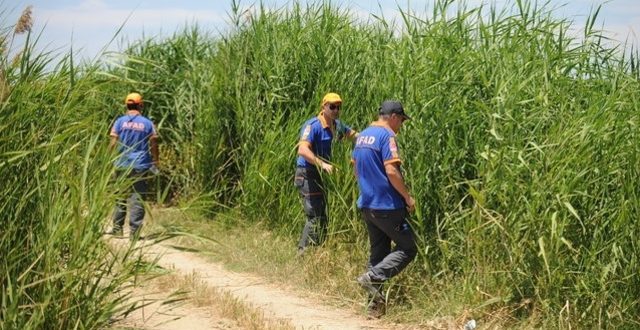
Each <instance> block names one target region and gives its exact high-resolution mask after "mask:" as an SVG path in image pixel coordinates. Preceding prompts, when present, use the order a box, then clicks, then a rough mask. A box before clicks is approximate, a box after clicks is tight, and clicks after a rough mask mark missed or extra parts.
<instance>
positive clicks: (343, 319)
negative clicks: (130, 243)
mask: <svg viewBox="0 0 640 330" xmlns="http://www.w3.org/2000/svg"><path fill="white" fill-rule="evenodd" d="M144 253H145V255H146V256H148V257H149V258H157V259H158V264H159V265H160V266H162V267H164V268H168V269H174V270H175V271H176V272H178V273H180V274H183V275H192V274H193V275H196V276H198V277H199V278H200V279H201V280H202V281H203V282H204V283H205V284H206V285H208V286H210V287H212V288H216V289H218V290H221V291H226V292H229V293H230V294H231V295H233V296H234V297H236V298H237V299H240V300H241V301H243V302H244V303H248V304H250V305H252V306H253V307H255V308H259V309H260V310H261V311H263V312H264V314H265V316H266V317H267V318H269V319H279V320H287V321H289V323H291V324H293V325H294V326H295V327H296V328H297V329H394V328H396V327H394V326H390V325H388V324H384V323H383V322H381V321H379V320H367V319H366V318H365V317H364V316H363V315H355V314H353V313H351V312H350V311H345V310H339V309H337V308H335V307H329V306H323V305H320V304H319V303H318V302H314V301H311V300H309V299H306V298H301V297H298V296H296V295H294V294H291V293H288V292H286V291H285V290H283V289H280V288H277V287H276V286H274V285H271V284H268V283H266V282H265V280H264V279H261V278H259V277H256V276H252V275H247V274H240V273H235V272H232V271H229V270H226V269H225V268H224V267H223V266H221V265H219V264H215V263H211V262H208V261H206V260H205V259H203V258H201V257H199V256H197V255H196V254H194V253H189V252H183V251H178V250H176V249H173V248H171V247H167V246H163V245H151V244H148V243H147V246H145V247H144Z"/></svg>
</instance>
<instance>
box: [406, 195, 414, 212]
mask: <svg viewBox="0 0 640 330" xmlns="http://www.w3.org/2000/svg"><path fill="white" fill-rule="evenodd" d="M404 202H405V203H406V204H407V211H409V212H413V211H415V210H416V201H415V200H414V199H413V197H411V196H409V198H407V199H405V201H404Z"/></svg>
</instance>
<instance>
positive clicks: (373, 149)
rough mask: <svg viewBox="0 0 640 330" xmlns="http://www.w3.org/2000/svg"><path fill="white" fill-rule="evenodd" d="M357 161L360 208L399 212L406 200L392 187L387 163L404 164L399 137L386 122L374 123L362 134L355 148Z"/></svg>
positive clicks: (354, 155) (355, 164) (355, 162)
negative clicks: (401, 157) (398, 143)
mask: <svg viewBox="0 0 640 330" xmlns="http://www.w3.org/2000/svg"><path fill="white" fill-rule="evenodd" d="M352 155H353V159H352V161H353V162H354V166H355V171H356V176H357V179H358V186H359V187H360V196H358V201H357V205H358V208H359V209H363V208H365V209H372V210H396V209H401V208H404V207H405V206H406V205H405V201H404V199H403V198H402V196H401V195H400V193H398V191H397V190H396V189H395V188H394V187H393V186H392V185H391V181H389V177H388V176H387V172H386V170H385V168H384V166H385V165H386V164H391V163H398V166H399V164H401V163H402V161H401V160H400V157H399V156H398V146H397V144H396V134H395V133H394V132H393V130H392V129H391V128H390V127H389V126H388V125H386V124H385V123H384V122H379V121H378V122H373V123H372V124H371V125H370V126H369V127H367V129H365V130H364V131H362V132H360V135H359V136H358V138H357V139H356V145H355V147H354V149H353V154H352Z"/></svg>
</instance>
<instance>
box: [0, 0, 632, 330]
mask: <svg viewBox="0 0 640 330" xmlns="http://www.w3.org/2000/svg"><path fill="white" fill-rule="evenodd" d="M452 3H453V2H452V1H436V2H435V4H434V5H433V10H432V11H431V12H426V13H420V15H418V16H417V17H416V16H413V15H410V14H409V13H404V15H403V16H402V18H403V19H402V20H401V21H400V22H397V24H393V23H392V22H390V21H387V20H385V19H384V18H382V17H376V18H374V19H372V21H370V22H369V23H368V24H364V23H361V22H359V21H358V20H357V19H356V17H357V16H356V15H355V13H349V12H345V11H344V9H340V8H336V7H334V6H331V5H328V4H320V5H309V6H304V5H294V6H293V7H292V8H290V9H288V10H280V11H268V10H264V9H263V10H258V11H255V12H252V13H249V12H241V11H240V10H239V8H238V7H237V6H236V5H235V4H233V5H232V24H231V27H230V30H229V31H227V32H224V33H223V35H222V36H221V37H213V36H211V35H208V34H206V33H203V32H202V31H201V29H199V28H198V27H193V28H187V29H185V30H184V31H183V32H182V33H177V34H176V35H175V36H174V37H173V38H170V39H167V40H161V41H158V40H153V39H148V40H142V41H140V42H139V43H137V44H135V45H133V46H132V47H131V48H130V49H129V50H128V51H127V55H128V57H127V58H128V60H127V61H126V62H125V63H122V64H120V65H110V66H108V67H107V68H106V70H105V72H94V71H90V72H87V71H85V72H75V71H74V70H73V68H74V67H73V65H70V66H65V65H61V66H60V67H59V68H58V69H57V70H58V71H57V72H59V74H57V75H51V76H47V78H46V79H50V80H43V78H40V77H36V78H37V79H34V80H30V77H32V76H30V75H29V72H31V71H29V67H27V66H25V67H20V69H19V71H14V72H19V75H16V76H13V77H19V78H16V80H15V81H13V82H11V84H13V85H15V86H17V87H13V91H12V93H11V96H10V98H9V99H8V101H6V102H3V105H2V108H0V111H1V112H0V114H1V115H2V118H3V120H2V122H1V123H0V127H2V130H0V141H2V144H1V145H0V147H1V148H2V149H1V150H0V151H1V152H2V153H1V155H2V159H0V174H2V175H0V180H4V181H6V182H5V184H3V185H0V187H4V188H2V189H4V190H5V192H4V193H3V195H4V196H12V197H11V199H7V201H6V202H5V203H3V205H4V206H2V207H3V208H2V209H0V211H1V212H2V213H1V214H2V215H3V220H2V221H4V223H3V226H4V227H3V228H10V229H8V231H7V230H3V231H2V235H4V236H3V239H2V243H1V244H3V247H2V251H3V252H4V251H12V249H13V250H15V249H17V248H16V247H19V246H24V245H25V244H26V245H29V244H53V243H51V242H58V241H56V240H53V241H52V240H51V239H49V238H48V237H49V236H46V235H49V234H52V232H51V231H52V230H54V229H55V228H60V229H59V230H63V229H64V230H66V231H64V232H63V233H62V234H60V235H62V236H60V237H64V239H61V240H60V241H59V242H66V243H64V244H66V245H64V244H63V243H60V244H63V245H64V248H63V247H60V246H56V248H55V249H54V250H46V251H57V252H56V255H55V257H54V258H53V259H46V260H51V262H53V264H51V263H45V264H42V265H41V264H40V263H39V262H35V261H38V260H45V259H38V256H39V255H38V252H36V251H45V249H44V248H43V247H42V246H40V248H39V249H35V250H33V251H34V252H33V253H31V254H17V255H15V256H14V257H12V258H16V260H15V263H12V265H17V266H16V267H15V268H11V267H6V266H5V268H3V269H1V270H2V274H5V273H6V274H9V277H8V278H9V279H16V278H17V279H20V280H24V279H26V277H24V276H20V275H21V274H23V273H25V272H26V273H29V274H31V273H30V272H28V270H29V269H31V268H33V267H45V268H46V267H50V266H52V265H53V266H55V267H58V268H57V269H56V271H55V272H53V273H54V274H58V273H60V272H61V274H66V273H64V269H67V268H66V267H68V264H67V263H65V262H66V261H73V262H75V261H77V262H78V265H85V264H87V265H90V263H83V262H81V260H80V259H77V260H76V259H74V258H70V259H65V258H64V256H66V255H67V254H64V253H62V254H61V253H59V252H60V251H72V253H70V254H69V255H71V256H74V257H75V258H80V257H81V256H80V255H79V254H78V251H83V249H85V248H86V247H85V246H82V245H81V244H84V243H82V242H85V243H86V244H89V243H90V242H91V240H89V239H87V240H73V237H76V238H79V237H86V236H83V235H82V234H81V233H82V230H84V229H82V228H83V227H82V225H81V224H83V223H89V224H92V226H96V228H97V229H96V228H94V230H93V231H92V233H94V234H95V233H97V232H98V229H99V228H98V225H96V223H99V222H100V221H103V220H102V219H104V216H105V214H104V213H105V211H104V210H105V209H106V208H105V207H106V204H105V203H103V201H104V200H105V198H106V199H107V200H108V199H109V198H112V197H113V196H110V195H108V189H107V188H100V189H98V191H96V190H95V188H96V187H104V186H105V185H106V184H107V181H108V178H107V177H105V176H108V175H107V174H105V173H107V172H108V171H109V170H108V169H107V168H109V167H108V164H109V160H110V159H108V154H105V153H104V150H103V149H100V148H103V147H95V146H97V145H99V143H100V142H99V141H98V140H96V139H95V138H94V136H95V134H98V133H99V134H102V133H103V132H104V133H105V136H104V137H105V138H106V130H105V129H106V128H108V124H109V121H110V120H111V119H112V118H113V117H114V116H115V115H117V114H118V113H119V112H120V111H121V110H122V109H120V108H118V107H119V106H120V99H119V95H125V94H126V93H127V92H129V91H131V90H137V91H139V92H141V93H142V94H143V95H144V96H145V100H146V108H145V111H146V112H147V114H148V115H149V116H150V117H151V118H152V119H153V120H154V121H155V122H156V123H157V124H158V127H159V130H160V135H161V144H162V145H161V158H162V170H163V174H162V178H161V185H160V186H159V189H158V193H159V195H158V197H159V199H160V200H163V199H166V200H168V199H171V200H175V201H180V200H187V199H196V200H198V199H200V200H203V201H206V200H214V201H215V202H216V204H215V206H214V207H212V208H211V210H213V211H221V210H223V207H225V208H226V207H231V208H235V209H237V210H240V211H241V213H242V217H241V218H239V219H237V221H246V222H258V221H260V222H263V223H266V224H268V225H269V227H270V228H272V229H274V230H278V231H281V232H283V233H288V234H290V235H292V236H294V235H297V234H298V232H299V230H300V229H301V226H302V224H303V222H304V216H303V214H302V208H301V206H300V204H299V200H298V196H297V192H296V191H295V189H294V187H293V184H292V181H293V180H292V179H293V172H294V166H295V165H294V164H295V157H296V143H297V140H298V133H299V130H300V127H301V125H302V123H303V122H304V121H305V120H306V119H308V118H310V117H312V116H315V115H317V113H318V112H319V110H320V100H321V98H322V96H323V95H324V94H325V93H327V92H330V91H333V92H337V93H339V94H340V95H342V97H343V99H344V104H343V109H342V113H341V116H342V119H343V120H344V121H345V122H347V123H348V124H350V125H351V126H352V127H353V128H355V129H357V130H362V129H364V128H365V127H366V126H367V125H368V124H369V123H370V122H371V121H373V120H375V118H376V109H377V107H378V105H379V104H380V102H382V101H383V100H385V99H390V98H395V99H398V100H401V101H402V102H403V103H404V105H405V107H406V110H407V112H408V113H409V114H410V115H411V116H412V118H413V120H411V121H409V122H407V123H406V124H405V125H404V127H403V128H402V131H401V132H400V134H399V145H400V149H401V157H402V158H403V160H404V163H403V170H404V174H405V177H406V179H407V181H408V183H409V185H410V187H411V191H412V193H413V194H414V196H415V198H416V201H417V204H418V205H417V212H416V214H415V216H413V218H412V224H413V226H414V228H415V230H416V232H417V234H418V237H419V241H420V253H419V256H418V258H417V260H416V261H415V262H414V263H413V264H412V266H411V268H410V269H409V270H408V271H407V272H405V273H404V274H403V275H402V276H403V278H402V281H404V282H405V283H408V285H407V288H408V289H406V290H407V291H406V292H405V294H406V295H407V296H408V297H415V296H418V294H419V292H418V291H420V290H422V291H431V292H438V291H439V292H448V293H451V296H455V297H456V298H457V299H460V300H461V301H462V303H463V304H469V305H474V306H483V308H487V309H489V310H491V309H493V310H498V309H506V310H508V311H510V313H511V314H512V315H515V316H522V317H527V316H537V315H543V318H546V319H556V320H557V321H554V322H557V323H556V324H555V325H560V326H563V325H564V326H569V327H570V326H572V325H574V324H579V325H584V326H586V327H608V326H611V327H628V328H632V327H634V326H637V325H638V322H639V321H640V318H639V315H640V309H639V306H638V298H637V297H638V296H640V292H639V290H640V289H639V288H640V283H639V281H638V276H637V275H638V274H637V269H638V257H637V256H638V253H639V252H640V251H639V248H638V244H637V242H636V240H635V235H636V233H637V232H638V229H640V228H638V227H639V224H638V220H637V219H638V216H637V215H638V214H639V212H638V211H639V206H640V205H639V202H638V194H639V191H638V189H639V188H638V187H639V186H640V185H639V183H640V182H639V180H640V176H639V175H638V174H639V173H638V172H639V165H640V163H639V161H638V156H637V155H638V143H636V141H638V115H637V110H638V100H639V99H640V92H639V90H640V89H639V87H640V85H639V84H638V61H637V56H635V54H634V56H631V57H628V56H627V55H625V54H631V52H627V53H624V52H623V51H622V50H619V49H616V48H613V47H611V46H607V45H606V44H604V43H603V42H604V40H605V38H603V37H602V36H601V35H600V33H599V32H598V31H595V30H594V29H593V26H594V23H595V20H596V16H595V15H594V16H593V17H591V18H590V19H589V20H588V23H587V25H586V27H585V33H584V36H582V37H580V38H574V37H571V33H570V22H568V21H566V20H563V19H558V18H556V17H555V16H554V15H553V13H552V12H549V9H548V8H547V7H544V6H542V7H539V6H535V5H532V4H530V3H528V2H525V1H516V2H515V3H514V7H513V8H511V9H510V10H506V11H498V10H497V9H494V8H488V7H487V8H462V7H460V8H457V9H454V8H453V7H452ZM69 60H71V59H69ZM25 63H27V62H25ZM63 63H68V62H63ZM6 76H7V77H9V78H10V79H12V78H11V77H12V75H11V74H10V72H9V73H7V75H6ZM33 77H35V76H33ZM78 77H83V78H82V79H80V78H78ZM87 77H90V79H89V78H87ZM83 79H86V80H83ZM37 84H42V88H34V87H33V86H39V85H37ZM21 86H22V87H21ZM114 95H115V96H114ZM116 96H118V97H116ZM114 100H115V101H114ZM116 101H117V102H116ZM78 109H80V110H79V111H78ZM9 123H11V124H9ZM14 123H20V124H14ZM96 123H102V124H99V125H98V124H96ZM96 125H97V126H96ZM94 148H98V149H94ZM71 151H73V152H71ZM350 151H351V145H350V143H336V144H335V145H334V158H333V162H334V163H335V165H336V167H337V169H338V171H337V173H334V174H332V175H327V176H325V178H324V179H325V181H326V182H327V186H328V189H329V190H330V194H329V196H330V203H329V204H330V205H329V207H330V219H331V223H330V230H329V231H330V239H329V242H330V244H332V246H334V247H346V248H349V249H353V250H358V251H363V250H365V249H366V244H367V243H366V236H365V234H364V231H363V227H362V225H361V223H360V220H359V214H358V211H357V210H356V208H355V199H356V198H357V186H356V184H355V178H354V176H353V173H352V170H351V167H350V165H349V159H350ZM95 153H98V154H99V155H102V156H101V157H100V158H99V159H103V161H100V162H97V163H96V162H94V161H92V160H93V159H95V157H94V156H93V155H94V154H95ZM105 155H106V156H105ZM72 156H73V157H74V158H69V157H72ZM105 157H106V158H105ZM104 159H106V160H104ZM60 160H65V161H64V162H63V161H60ZM45 165H46V166H45ZM11 173H24V175H21V176H15V175H12V174H11ZM79 173H82V174H83V175H78V174H79ZM91 180H94V181H91ZM96 180H97V181H96ZM43 183H44V185H43ZM65 187H66V188H65ZM88 187H92V188H94V189H88ZM100 194H107V197H105V198H102V197H103V196H102V195H100ZM202 196H206V198H202ZM45 201H47V202H49V203H54V204H51V205H54V207H52V208H43V207H42V205H44V204H43V203H44V202H45ZM91 201H93V202H91ZM103 204H104V205H103ZM65 205H76V206H75V208H65V207H63V206H65ZM192 205H193V204H192ZM92 207H95V209H94V208H92ZM91 210H94V211H95V212H93V211H91ZM52 212H54V213H55V214H54V213H52ZM101 212H102V213H101ZM86 214H90V217H92V219H93V220H92V221H88V220H82V219H83V218H82V217H85V216H86ZM43 219H45V220H46V219H58V220H56V221H57V222H52V223H49V224H46V223H44V222H43V221H44V220H43ZM62 219H75V220H74V221H75V222H72V223H74V224H75V225H73V226H71V227H65V225H66V224H68V223H67V222H63V221H62ZM47 221H53V220H47ZM81 221H87V222H81ZM63 224H65V225H63ZM7 226H9V227H7ZM56 233H57V232H56ZM74 235H76V236H74ZM96 235H97V234H96ZM94 236H95V235H94ZM79 244H80V245H79ZM61 246H62V245H61ZM292 248H293V247H292ZM74 251H75V252H74ZM361 253H364V251H363V252H361ZM7 255H10V254H7ZM55 258H61V259H60V260H59V261H57V263H56V262H54V260H58V259H55ZM83 260H84V259H83ZM85 261H86V260H85ZM47 265H49V266H47ZM30 267H31V268H30ZM82 267H85V266H81V268H80V269H84V268H82ZM87 267H96V266H87ZM40 273H42V274H45V273H46V272H45V271H44V270H43V271H41V272H40ZM38 274H39V273H38ZM1 276H4V275H1ZM43 276H44V275H43ZM56 276H58V275H56ZM60 276H61V277H52V278H51V280H54V279H55V280H60V279H62V278H63V277H62V276H63V275H60ZM44 278H46V277H44ZM71 279H73V280H74V281H78V278H77V277H72V278H69V280H71ZM32 282H33V283H38V284H40V283H41V282H38V280H37V279H32ZM54 282H55V281H54ZM43 283H49V282H46V281H45V282H43ZM55 283H58V282H55ZM64 283H75V282H64ZM81 283H84V282H81ZM3 285H4V286H5V287H6V286H7V285H13V282H7V279H6V278H5V279H4V281H3ZM71 287H73V288H75V286H73V285H72V286H71ZM26 288H28V289H30V290H34V289H35V288H38V290H49V289H50V290H53V288H54V287H47V286H38V285H36V284H34V285H30V286H27V287H26ZM25 290H26V289H25ZM55 291H56V292H60V290H58V289H56V290H55ZM81 292H86V291H81ZM9 296H11V297H22V298H20V299H22V300H20V299H18V300H16V298H11V299H9V298H6V297H9ZM27 296H33V295H32V294H31V292H29V293H28V295H27V293H23V295H22V296H19V295H18V294H17V293H11V294H10V295H9V294H7V295H6V296H3V310H5V307H4V306H12V307H11V308H13V310H16V311H17V310H18V309H19V308H20V307H19V306H23V304H25V301H26V299H27V298H26V297H27ZM44 296H46V295H43V297H44ZM76 298H77V297H76ZM7 299H8V300H7ZM12 299H13V300H12ZM70 299H71V298H70ZM74 299H75V298H74ZM5 301H9V302H11V304H13V305H11V304H7V303H5ZM412 301H413V300H412V299H411V298H408V299H407V303H411V302H412ZM96 302H102V300H96ZM413 303H415V301H413ZM61 304H62V303H61ZM7 308H8V307H7ZM59 308H60V310H61V311H65V312H67V313H69V311H70V309H68V305H66V304H62V305H60V306H59ZM7 310H9V309H7ZM6 315H22V316H24V315H23V314H19V313H18V312H16V314H3V316H2V318H3V320H8V318H7V316H6ZM38 315H41V314H38ZM49 317H52V315H49ZM71 319H73V317H71ZM21 320H24V319H21ZM34 322H35V321H34ZM38 322H43V321H38ZM15 324H22V323H15ZM33 324H41V323H33Z"/></svg>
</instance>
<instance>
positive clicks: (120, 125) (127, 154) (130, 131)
mask: <svg viewBox="0 0 640 330" xmlns="http://www.w3.org/2000/svg"><path fill="white" fill-rule="evenodd" d="M110 135H111V136H113V137H117V138H118V153H119V154H120V155H119V157H118V159H116V167H117V168H121V169H125V168H133V169H135V170H147V169H149V168H150V167H151V165H152V164H153V160H152V157H151V151H150V150H149V140H150V139H152V138H156V137H157V134H156V128H155V127H154V125H153V122H151V120H149V119H148V118H146V117H145V116H143V115H141V114H140V112H138V111H135V110H130V111H128V112H127V114H125V115H123V116H120V117H119V118H118V119H116V122H115V123H114V124H113V127H112V128H111V133H110Z"/></svg>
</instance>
